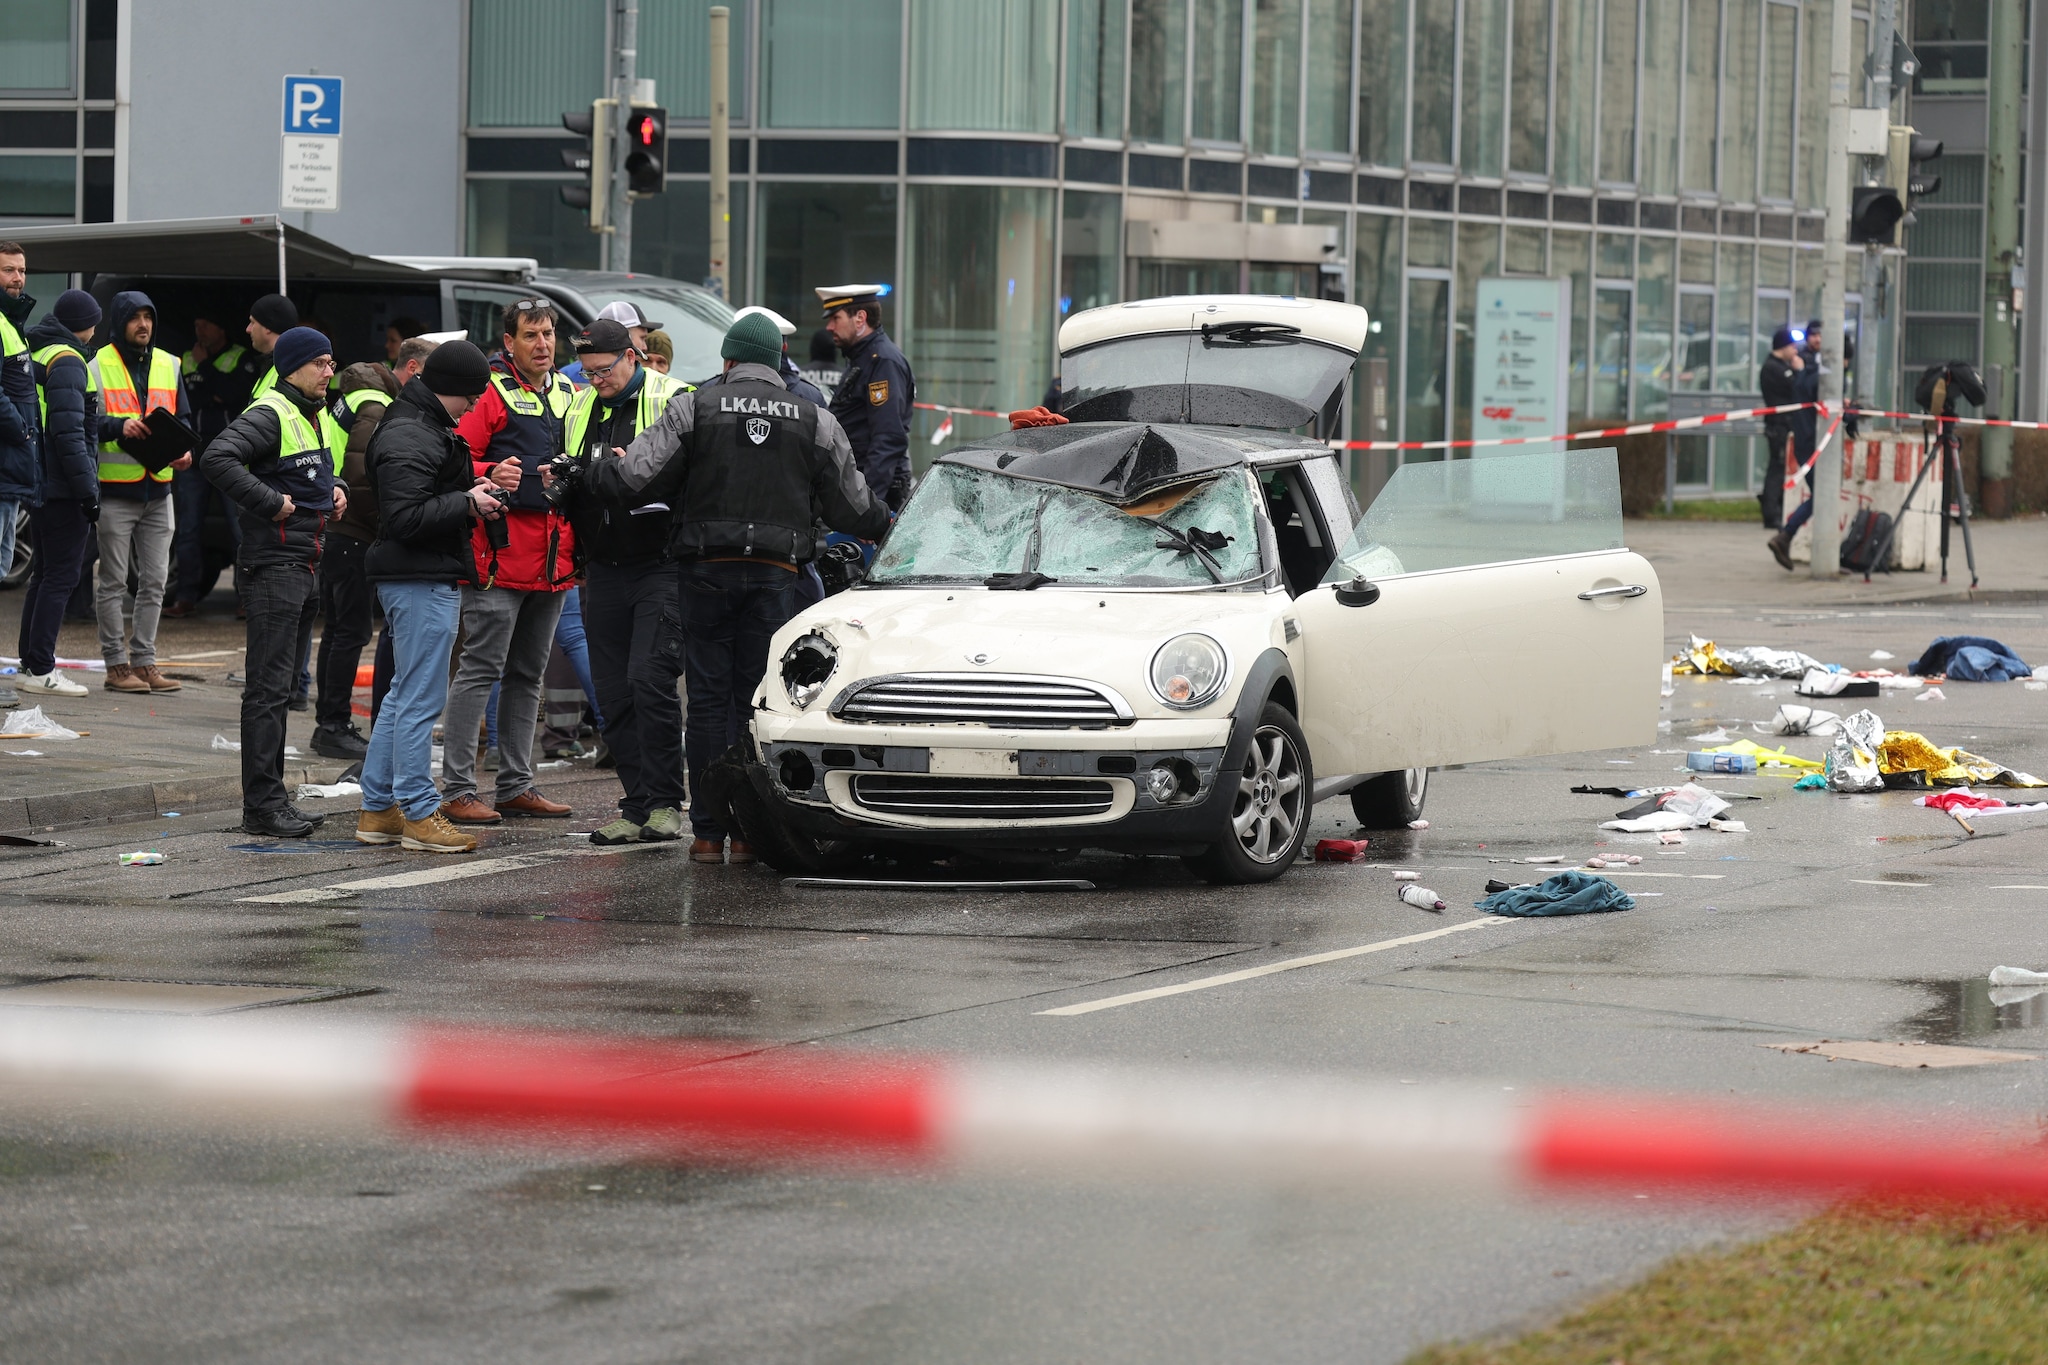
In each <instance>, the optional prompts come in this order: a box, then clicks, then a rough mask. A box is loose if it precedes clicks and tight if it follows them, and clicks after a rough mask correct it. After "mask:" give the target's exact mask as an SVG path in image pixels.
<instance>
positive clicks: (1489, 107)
mask: <svg viewBox="0 0 2048 1365" xmlns="http://www.w3.org/2000/svg"><path fill="white" fill-rule="evenodd" d="M1507 66H1508V0H1465V70H1464V81H1465V83H1464V88H1463V90H1462V91H1461V92H1460V99H1459V107H1460V112H1461V113H1462V114H1463V116H1464V121H1463V126H1462V130H1461V132H1462V139H1461V140H1462V142H1463V144H1464V145H1463V146H1462V147H1461V148H1460V149H1459V150H1460V152H1461V153H1462V158H1461V162H1462V165H1463V166H1464V169H1465V173H1466V174H1467V175H1484V176H1498V175H1499V174H1500V169H1501V139H1502V137H1503V135H1504V133H1505V131H1506V129H1505V119H1506V109H1505V102H1506V98H1507V79H1508V71H1507Z"/></svg>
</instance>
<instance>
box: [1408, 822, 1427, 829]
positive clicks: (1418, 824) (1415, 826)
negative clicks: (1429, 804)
mask: <svg viewBox="0 0 2048 1365" xmlns="http://www.w3.org/2000/svg"><path fill="white" fill-rule="evenodd" d="M1408 828H1410V829H1428V828H1429V821H1427V820H1410V821H1409V822H1408Z"/></svg>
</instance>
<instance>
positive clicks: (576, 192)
mask: <svg viewBox="0 0 2048 1365" xmlns="http://www.w3.org/2000/svg"><path fill="white" fill-rule="evenodd" d="M618 107H619V104H618V101H617V100H592V101H591V102H590V108H589V109H588V110H580V109H579V110H576V111H575V112H573V113H568V114H564V115H562V126H563V127H564V128H567V129H568V130H569V131H570V132H572V133H574V134H576V136H578V137H580V138H584V139H586V142H585V145H584V146H582V147H580V148H577V147H565V148H563V149H562V164H563V165H564V166H567V167H568V168H569V169H570V170H572V171H582V172H584V175H585V179H584V183H582V184H581V185H564V186H562V202H563V203H565V204H567V205H568V206H569V207H570V208H576V209H584V210H586V211H587V212H588V214H589V221H590V227H591V230H592V231H594V232H602V231H603V230H604V228H605V225H606V223H608V222H609V221H610V210H611V203H612V171H611V157H610V155H609V153H610V150H611V145H612V110H614V109H616V108H618Z"/></svg>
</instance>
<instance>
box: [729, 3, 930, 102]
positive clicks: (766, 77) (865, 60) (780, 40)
mask: <svg viewBox="0 0 2048 1365" xmlns="http://www.w3.org/2000/svg"><path fill="white" fill-rule="evenodd" d="M763 3H764V5H765V8H764V10H763V12H762V16H761V47H762V63H761V65H762V75H761V79H762V83H763V84H764V85H765V86H766V87H767V95H768V99H767V108H766V111H765V115H764V121H765V122H766V123H767V125H768V126H769V127H771V128H894V127H896V126H897V125H898V124H899V123H900V122H901V120H902V111H901V107H900V102H899V101H900V91H901V89H902V79H901V77H902V66H903V48H902V39H903V4H902V0H763ZM827 73H831V74H830V77H829V78H827Z"/></svg>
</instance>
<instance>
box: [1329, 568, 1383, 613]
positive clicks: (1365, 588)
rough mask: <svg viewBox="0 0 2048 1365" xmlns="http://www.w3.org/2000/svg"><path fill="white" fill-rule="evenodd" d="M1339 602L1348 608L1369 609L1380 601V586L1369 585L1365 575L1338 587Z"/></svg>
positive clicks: (1375, 584)
mask: <svg viewBox="0 0 2048 1365" xmlns="http://www.w3.org/2000/svg"><path fill="white" fill-rule="evenodd" d="M1336 591H1337V600H1338V601H1339V602H1341V603H1343V604H1344V605H1345V606H1347V607H1369V606H1371V605H1372V604H1373V603H1375V602H1377V601H1379V600H1380V585H1379V584H1377V583H1368V582H1367V581H1366V579H1365V575H1364V574H1360V575H1358V577H1356V578H1354V579H1352V580H1351V581H1350V582H1349V583H1339V584H1338V585H1337V589H1336Z"/></svg>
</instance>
